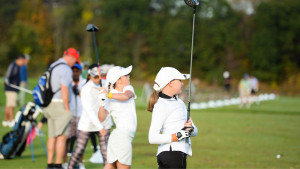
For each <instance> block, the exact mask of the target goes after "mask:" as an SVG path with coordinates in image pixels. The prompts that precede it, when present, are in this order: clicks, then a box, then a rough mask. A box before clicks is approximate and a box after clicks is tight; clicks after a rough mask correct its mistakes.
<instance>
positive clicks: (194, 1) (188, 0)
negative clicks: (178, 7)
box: [184, 0, 199, 8]
mask: <svg viewBox="0 0 300 169" xmlns="http://www.w3.org/2000/svg"><path fill="white" fill-rule="evenodd" d="M184 2H185V3H186V4H187V5H188V6H190V7H192V8H195V7H196V6H197V5H199V2H198V1H197V0H184Z"/></svg>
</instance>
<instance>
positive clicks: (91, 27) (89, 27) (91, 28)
mask: <svg viewBox="0 0 300 169" xmlns="http://www.w3.org/2000/svg"><path fill="white" fill-rule="evenodd" d="M85 29H86V31H88V32H96V31H98V30H99V28H98V27H97V26H95V25H94V24H88V25H87V26H86V28H85Z"/></svg>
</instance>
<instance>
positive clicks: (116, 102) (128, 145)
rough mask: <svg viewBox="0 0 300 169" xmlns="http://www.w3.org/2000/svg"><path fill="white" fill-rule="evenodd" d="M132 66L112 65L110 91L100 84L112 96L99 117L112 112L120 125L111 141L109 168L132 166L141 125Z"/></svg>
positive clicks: (107, 165) (109, 142)
mask: <svg viewBox="0 0 300 169" xmlns="http://www.w3.org/2000/svg"><path fill="white" fill-rule="evenodd" d="M131 70H132V66H129V67H127V68H123V67H120V66H115V67H113V68H111V69H110V70H109V71H108V73H107V85H106V86H107V87H108V88H107V89H108V91H106V89H105V88H104V87H102V88H100V91H102V93H105V95H106V96H107V97H108V102H107V104H106V105H105V107H104V108H105V109H100V111H99V118H100V120H101V121H102V120H103V119H105V116H107V113H108V112H109V114H111V116H112V117H113V119H114V122H115V123H116V128H115V129H114V130H113V132H112V133H111V135H110V137H109V141H108V146H107V163H106V165H105V167H104V168H105V169H112V168H122V169H129V168H130V167H131V162H132V140H133V138H134V136H135V132H136V128H137V118H136V110H135V102H134V99H135V98H136V95H135V93H134V88H133V87H132V86H131V85H130V76H129V73H130V72H131ZM104 112H105V113H104Z"/></svg>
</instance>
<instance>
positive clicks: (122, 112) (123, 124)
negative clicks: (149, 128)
mask: <svg viewBox="0 0 300 169" xmlns="http://www.w3.org/2000/svg"><path fill="white" fill-rule="evenodd" d="M127 90H129V91H131V92H132V93H133V94H134V97H132V98H130V99H129V100H127V101H119V100H115V99H109V100H108V103H107V104H106V105H105V109H106V110H108V112H110V114H111V116H112V117H113V119H114V122H115V123H116V128H118V129H120V130H123V131H125V132H128V133H129V135H130V137H132V138H133V137H134V135H135V132H136V128H137V118H136V110H135V102H134V99H135V98H136V96H135V93H134V88H133V87H132V86H131V85H128V86H126V87H124V89H123V92H119V91H117V90H114V89H112V90H111V93H125V92H126V91H127Z"/></svg>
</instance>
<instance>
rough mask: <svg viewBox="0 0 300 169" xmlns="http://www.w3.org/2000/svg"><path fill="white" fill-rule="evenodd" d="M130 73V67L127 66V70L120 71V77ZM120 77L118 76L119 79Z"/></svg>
mask: <svg viewBox="0 0 300 169" xmlns="http://www.w3.org/2000/svg"><path fill="white" fill-rule="evenodd" d="M131 71H132V66H128V67H127V68H125V69H124V70H123V71H122V74H121V76H125V75H128V74H129V73H130V72H131ZM121 76H120V77H121Z"/></svg>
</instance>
